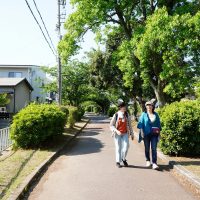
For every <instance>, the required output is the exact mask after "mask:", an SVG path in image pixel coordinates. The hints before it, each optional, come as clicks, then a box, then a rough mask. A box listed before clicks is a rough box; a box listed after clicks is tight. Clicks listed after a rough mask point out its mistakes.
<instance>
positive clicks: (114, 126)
mask: <svg viewBox="0 0 200 200" xmlns="http://www.w3.org/2000/svg"><path fill="white" fill-rule="evenodd" d="M110 130H111V131H112V133H113V134H120V132H119V131H118V130H117V128H116V114H114V115H113V117H112V119H111V121H110ZM112 136H113V135H112Z"/></svg>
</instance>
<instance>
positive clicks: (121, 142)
mask: <svg viewBox="0 0 200 200" xmlns="http://www.w3.org/2000/svg"><path fill="white" fill-rule="evenodd" d="M114 139H115V156H116V162H122V160H126V155H127V153H128V148H129V140H128V134H123V135H117V134H115V137H114Z"/></svg>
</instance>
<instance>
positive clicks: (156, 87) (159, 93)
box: [150, 79, 167, 108]
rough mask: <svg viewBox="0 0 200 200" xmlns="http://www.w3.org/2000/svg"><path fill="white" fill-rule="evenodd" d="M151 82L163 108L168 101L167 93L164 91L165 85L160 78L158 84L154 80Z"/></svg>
mask: <svg viewBox="0 0 200 200" xmlns="http://www.w3.org/2000/svg"><path fill="white" fill-rule="evenodd" d="M150 84H151V87H152V88H153V90H154V93H155V95H156V99H157V101H158V103H159V107H160V108H162V107H163V106H164V105H165V104H166V103H167V102H166V99H165V94H164V92H163V89H164V87H163V84H162V81H161V80H160V79H158V83H157V85H155V84H154V83H153V81H150Z"/></svg>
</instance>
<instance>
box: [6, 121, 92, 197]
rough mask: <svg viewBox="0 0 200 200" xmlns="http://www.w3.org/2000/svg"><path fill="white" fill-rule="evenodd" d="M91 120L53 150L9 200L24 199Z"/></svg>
mask: <svg viewBox="0 0 200 200" xmlns="http://www.w3.org/2000/svg"><path fill="white" fill-rule="evenodd" d="M89 122H90V119H88V120H87V121H86V122H85V125H84V126H83V127H82V128H81V129H80V130H79V131H77V133H76V134H75V135H74V136H73V137H72V138H71V139H70V140H68V141H66V142H65V143H64V144H63V145H62V146H61V147H60V148H59V149H58V150H57V151H56V152H53V153H52V154H51V155H50V156H49V157H48V158H47V159H46V160H45V161H44V162H43V163H42V164H40V165H39V166H38V167H37V168H36V169H35V170H34V171H33V172H32V173H31V174H30V175H29V176H27V178H26V179H25V180H24V181H23V182H22V184H21V185H20V186H19V188H17V189H16V190H15V191H14V192H13V193H12V194H11V195H10V197H9V198H8V200H19V199H22V198H23V196H24V194H25V193H26V192H27V191H28V190H29V189H30V188H31V185H32V183H33V182H34V181H35V180H37V179H38V178H39V177H40V175H41V173H42V172H44V171H46V169H47V168H48V166H49V165H50V164H51V163H52V162H53V161H54V160H55V159H56V158H57V156H58V155H59V153H60V152H61V151H62V150H63V149H64V148H65V147H66V146H67V145H68V144H69V143H71V142H72V141H73V140H74V139H75V138H76V137H77V136H78V135H79V134H80V133H81V132H82V131H83V129H84V128H85V127H86V126H87V124H88V123H89Z"/></svg>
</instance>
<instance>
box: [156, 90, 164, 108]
mask: <svg viewBox="0 0 200 200" xmlns="http://www.w3.org/2000/svg"><path fill="white" fill-rule="evenodd" d="M154 93H155V95H156V98H157V100H158V103H159V107H160V108H162V107H163V106H164V105H165V104H166V100H165V94H164V92H163V90H162V89H157V88H156V89H154Z"/></svg>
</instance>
